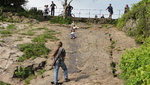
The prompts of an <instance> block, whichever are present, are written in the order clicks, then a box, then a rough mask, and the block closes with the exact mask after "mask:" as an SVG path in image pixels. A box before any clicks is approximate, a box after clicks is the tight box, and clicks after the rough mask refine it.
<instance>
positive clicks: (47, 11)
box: [43, 5, 49, 20]
mask: <svg viewBox="0 0 150 85" xmlns="http://www.w3.org/2000/svg"><path fill="white" fill-rule="evenodd" d="M44 7H45V8H44V11H43V16H44V20H46V19H47V16H48V13H49V8H48V5H44Z"/></svg>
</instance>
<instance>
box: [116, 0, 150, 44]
mask: <svg viewBox="0 0 150 85" xmlns="http://www.w3.org/2000/svg"><path fill="white" fill-rule="evenodd" d="M129 20H134V21H135V23H137V26H136V27H137V28H136V29H135V28H134V29H133V28H127V29H128V33H127V34H129V35H130V36H134V37H135V39H136V41H137V42H138V43H143V42H144V40H145V38H147V37H149V36H150V29H149V27H150V2H149V0H142V1H141V2H139V3H137V4H134V5H133V7H132V9H131V11H129V12H128V13H126V14H124V15H122V17H121V18H119V19H118V21H117V22H118V23H117V27H118V29H120V30H121V29H122V28H123V27H124V26H125V25H126V23H127V21H129Z"/></svg>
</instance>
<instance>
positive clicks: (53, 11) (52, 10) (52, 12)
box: [50, 1, 57, 16]
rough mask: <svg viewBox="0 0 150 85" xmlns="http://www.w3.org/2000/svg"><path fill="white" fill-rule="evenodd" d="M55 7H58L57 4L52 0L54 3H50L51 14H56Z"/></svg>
mask: <svg viewBox="0 0 150 85" xmlns="http://www.w3.org/2000/svg"><path fill="white" fill-rule="evenodd" d="M55 7H56V8H57V6H56V5H55V4H54V2H53V1H52V4H51V5H50V8H51V16H54V14H55Z"/></svg>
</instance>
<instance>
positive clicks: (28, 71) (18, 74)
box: [13, 66, 34, 80]
mask: <svg viewBox="0 0 150 85" xmlns="http://www.w3.org/2000/svg"><path fill="white" fill-rule="evenodd" d="M30 75H34V71H33V69H32V68H31V67H26V68H25V67H21V66H19V67H17V69H16V70H15V72H14V76H13V77H14V78H21V79H22V80H24V79H26V78H28V77H29V76H30Z"/></svg>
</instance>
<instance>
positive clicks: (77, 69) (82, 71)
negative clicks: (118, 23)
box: [0, 22, 138, 85]
mask: <svg viewBox="0 0 150 85" xmlns="http://www.w3.org/2000/svg"><path fill="white" fill-rule="evenodd" d="M7 24H8V23H4V22H2V23H1V24H0V25H1V26H6V25H7ZM77 25H78V26H79V27H80V28H79V29H77V30H76V34H75V35H76V37H77V38H76V39H70V28H68V26H67V25H59V24H49V22H39V23H38V24H16V26H17V29H23V30H22V31H20V32H26V31H28V30H30V29H35V28H40V27H46V28H48V29H51V30H55V31H57V32H59V34H57V35H56V36H57V37H58V38H59V39H60V41H62V42H63V47H64V48H65V49H66V52H67V56H66V61H65V62H66V64H67V67H68V71H69V78H70V79H71V81H70V82H64V78H63V71H62V69H60V71H59V82H63V85H123V80H121V79H119V78H118V76H119V73H120V70H119V67H118V64H119V59H120V58H121V55H122V54H123V53H124V51H125V50H126V49H130V48H132V47H138V46H137V45H136V43H135V41H134V39H132V38H131V37H128V36H127V35H126V34H125V33H124V32H122V31H119V30H117V29H116V28H115V27H113V26H112V25H107V26H103V25H100V24H94V25H93V24H92V25H87V24H85V23H77ZM41 33H42V31H41V30H36V34H35V35H34V36H36V35H38V34H41ZM19 36H20V37H22V38H21V40H18V37H19ZM34 36H27V35H25V36H22V35H19V34H13V35H12V36H10V37H4V38H1V39H0V40H1V42H0V54H1V56H0V61H1V62H0V76H4V77H0V81H4V82H8V83H11V84H12V85H24V83H23V81H20V80H19V79H13V78H12V76H13V71H14V70H15V67H16V65H17V66H18V64H17V59H18V57H19V56H21V55H23V53H22V52H20V51H19V50H18V48H17V45H18V44H22V43H29V42H31V39H32V38H33V37H34ZM57 42H58V41H50V40H49V41H48V42H46V43H45V46H46V47H47V48H49V49H51V50H52V52H50V54H49V56H51V54H52V53H53V51H54V49H55V48H56V46H57ZM43 61H47V64H46V65H45V67H44V68H43V69H46V71H45V72H44V73H43V74H42V75H39V76H37V77H34V78H33V79H32V80H31V82H30V85H51V84H50V82H51V81H53V70H49V68H50V65H51V62H52V60H51V59H50V58H48V59H46V58H37V59H35V60H28V61H26V62H23V63H21V64H26V65H27V64H34V65H37V66H38V64H41V63H42V62H43ZM112 62H113V63H115V64H116V66H114V67H113V68H114V69H116V70H117V71H115V72H113V70H112V67H111V66H110V64H111V63H112Z"/></svg>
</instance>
